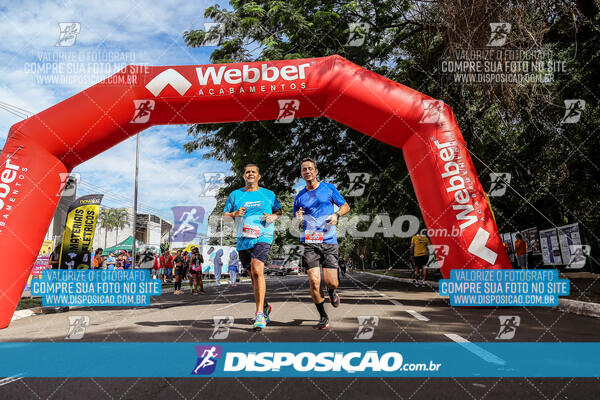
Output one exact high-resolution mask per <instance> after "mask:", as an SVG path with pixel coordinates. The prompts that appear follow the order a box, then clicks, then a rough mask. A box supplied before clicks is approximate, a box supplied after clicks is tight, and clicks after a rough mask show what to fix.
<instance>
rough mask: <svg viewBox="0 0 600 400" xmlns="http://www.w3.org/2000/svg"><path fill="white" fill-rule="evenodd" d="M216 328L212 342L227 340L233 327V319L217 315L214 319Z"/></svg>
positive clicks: (211, 336) (229, 316)
mask: <svg viewBox="0 0 600 400" xmlns="http://www.w3.org/2000/svg"><path fill="white" fill-rule="evenodd" d="M213 320H214V321H215V327H214V329H213V333H212V335H210V338H211V339H212V340H225V339H227V337H228V336H229V328H231V327H232V326H233V321H234V319H233V317H232V316H231V315H227V316H225V315H216V316H214V317H213Z"/></svg>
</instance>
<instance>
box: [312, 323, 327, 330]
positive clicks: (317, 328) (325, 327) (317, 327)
mask: <svg viewBox="0 0 600 400" xmlns="http://www.w3.org/2000/svg"><path fill="white" fill-rule="evenodd" d="M327 328H329V324H327V325H326V326H324V327H323V328H321V327H320V326H315V329H316V330H318V331H324V330H326V329H327Z"/></svg>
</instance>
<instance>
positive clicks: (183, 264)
mask: <svg viewBox="0 0 600 400" xmlns="http://www.w3.org/2000/svg"><path fill="white" fill-rule="evenodd" d="M203 262H204V258H203V257H202V254H200V251H199V250H198V248H197V247H193V248H192V249H191V251H190V252H187V251H183V250H177V252H176V253H175V254H174V255H173V254H171V253H170V252H169V251H163V252H162V254H161V255H160V256H159V257H154V260H153V265H152V276H153V278H156V279H160V280H161V281H162V282H163V283H171V282H174V283H175V292H174V294H182V293H183V291H182V290H181V285H182V282H183V280H184V279H186V278H187V279H188V280H189V282H190V287H191V292H192V294H195V295H196V294H199V293H206V292H205V291H204V285H203V283H202V263H203ZM233 279H235V278H233ZM232 284H235V280H232Z"/></svg>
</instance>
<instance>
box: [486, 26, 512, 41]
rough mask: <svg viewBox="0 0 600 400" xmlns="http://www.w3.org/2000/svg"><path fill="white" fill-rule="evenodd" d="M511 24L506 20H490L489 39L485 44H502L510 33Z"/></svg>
mask: <svg viewBox="0 0 600 400" xmlns="http://www.w3.org/2000/svg"><path fill="white" fill-rule="evenodd" d="M510 28H511V25H510V24H509V23H507V22H492V23H490V30H491V33H490V40H489V41H488V42H487V45H488V46H490V47H500V46H504V44H505V43H506V39H507V38H508V34H509V33H510Z"/></svg>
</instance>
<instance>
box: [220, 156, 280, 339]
mask: <svg viewBox="0 0 600 400" xmlns="http://www.w3.org/2000/svg"><path fill="white" fill-rule="evenodd" d="M243 177H244V181H245V182H246V186H244V187H243V188H242V189H238V190H234V191H233V192H232V193H231V194H230V195H229V197H228V198H227V203H226V204H225V208H224V209H223V218H224V219H225V218H235V223H236V229H237V231H236V232H237V249H238V252H239V257H240V261H241V262H242V266H243V267H244V269H245V270H247V271H249V272H250V277H251V278H252V287H253V288H254V302H255V303H256V316H255V318H254V329H255V330H261V329H263V328H265V327H266V326H267V324H268V323H269V321H270V318H269V314H270V313H271V306H270V305H269V304H268V303H267V302H266V301H265V293H266V283H265V275H264V268H265V263H266V262H267V258H268V256H269V251H270V250H271V243H273V233H274V231H275V226H274V225H273V222H275V220H276V219H277V218H278V217H279V216H280V215H281V205H280V204H279V201H277V197H276V196H275V193H273V192H271V191H270V190H267V189H265V188H261V187H259V186H258V181H259V180H260V170H259V168H258V166H257V165H256V164H248V165H246V166H245V167H244V175H243Z"/></svg>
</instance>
